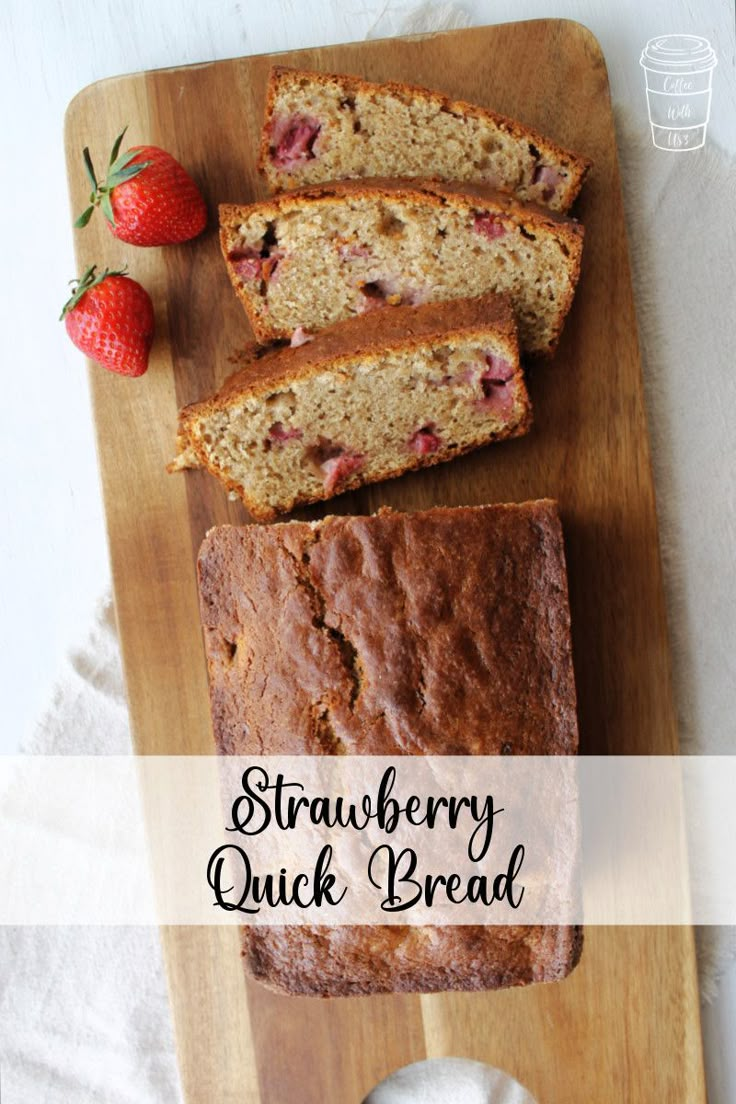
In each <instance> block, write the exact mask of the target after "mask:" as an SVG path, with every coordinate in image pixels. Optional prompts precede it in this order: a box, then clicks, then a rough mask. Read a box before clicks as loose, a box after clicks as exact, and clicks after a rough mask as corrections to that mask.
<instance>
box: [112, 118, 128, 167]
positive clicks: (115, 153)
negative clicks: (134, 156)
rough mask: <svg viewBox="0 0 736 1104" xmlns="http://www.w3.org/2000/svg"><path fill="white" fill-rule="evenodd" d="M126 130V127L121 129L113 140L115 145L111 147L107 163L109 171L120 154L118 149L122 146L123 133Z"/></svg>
mask: <svg viewBox="0 0 736 1104" xmlns="http://www.w3.org/2000/svg"><path fill="white" fill-rule="evenodd" d="M127 129H128V128H127V126H125V127H123V129H122V130H121V132H120V134H118V136H117V138H116V139H115V145H114V146H113V147H112V153H111V154H110V161H109V165H110V170H111V171H112V166H113V164H114V163H115V161H117V157H118V154H119V153H120V147H121V145H122V144H123V138H124V137H125V132H126V130H127Z"/></svg>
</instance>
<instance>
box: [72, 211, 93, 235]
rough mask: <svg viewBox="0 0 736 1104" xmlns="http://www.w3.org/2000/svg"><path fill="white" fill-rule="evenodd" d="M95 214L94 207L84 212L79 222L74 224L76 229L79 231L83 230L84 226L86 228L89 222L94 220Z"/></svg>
mask: <svg viewBox="0 0 736 1104" xmlns="http://www.w3.org/2000/svg"><path fill="white" fill-rule="evenodd" d="M93 212H94V205H93V206H92V207H88V208H87V210H86V211H83V212H82V214H81V215H80V216H79V218H78V219H77V221H76V222H75V223H74V226H75V228H76V229H77V230H81V229H82V227H83V226H86V225H87V223H88V222H89V220H90V219H91V218H92V214H93Z"/></svg>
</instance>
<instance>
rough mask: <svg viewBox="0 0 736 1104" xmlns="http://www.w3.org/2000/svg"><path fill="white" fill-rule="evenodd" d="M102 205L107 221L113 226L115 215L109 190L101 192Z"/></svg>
mask: <svg viewBox="0 0 736 1104" xmlns="http://www.w3.org/2000/svg"><path fill="white" fill-rule="evenodd" d="M100 207H101V208H102V213H103V215H104V216H105V218H106V219H107V221H108V222H109V223H110V225H111V226H114V225H115V215H114V214H113V210H112V203H111V202H110V193H109V192H108V191H104V192H102V193H101V195H100Z"/></svg>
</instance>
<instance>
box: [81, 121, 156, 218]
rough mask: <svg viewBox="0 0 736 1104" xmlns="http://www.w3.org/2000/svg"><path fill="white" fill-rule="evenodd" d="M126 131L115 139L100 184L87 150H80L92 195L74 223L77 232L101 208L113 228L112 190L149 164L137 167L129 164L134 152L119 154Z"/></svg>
mask: <svg viewBox="0 0 736 1104" xmlns="http://www.w3.org/2000/svg"><path fill="white" fill-rule="evenodd" d="M127 129H128V128H127V126H126V127H124V128H123V130H121V132H120V134H118V136H117V138H116V139H115V142H114V144H113V147H112V152H111V153H110V161H109V163H108V167H107V179H106V180H104V181H103V182H102V183H101V184H100V183H99V182H98V180H97V176H96V174H95V170H94V165H93V164H92V158H91V156H90V152H89V148H88V147H87V146H85V147H84V149H83V150H82V157H83V158H84V168H85V171H86V173H87V177H88V179H89V182H90V184H91V185H92V193H91V195H90V197H89V202H90V205H89V207H88V208H87V209H86V210H85V211H83V212H82V214H81V215H80V216H79V218H78V219H77V220H76V221H75V223H74V226H75V228H76V229H78V230H81V229H82V228H83V227H85V226H86V225H87V223H88V222H89V220H90V219H91V218H92V215H93V214H94V210H95V207H101V208H102V213H103V215H104V216H105V218H106V219H107V221H108V222H109V223H110V225H111V226H114V225H115V214H114V212H113V209H112V201H111V196H112V193H113V191H114V189H115V188H117V186H118V184H124V183H125V181H126V180H132V179H133V177H134V176H137V175H138V173H141V172H143V170H144V169H147V168H148V166H149V165H150V164H151V162H150V161H141V162H140V163H139V164H137V165H131V163H130V162H131V161H132V160H133V159H134V158H135V157H136V156H137V154H136V152H135V150H128V151H127V153H124V154H122V155H121V154H120V146H121V145H122V142H123V138H124V137H125V132H126V130H127Z"/></svg>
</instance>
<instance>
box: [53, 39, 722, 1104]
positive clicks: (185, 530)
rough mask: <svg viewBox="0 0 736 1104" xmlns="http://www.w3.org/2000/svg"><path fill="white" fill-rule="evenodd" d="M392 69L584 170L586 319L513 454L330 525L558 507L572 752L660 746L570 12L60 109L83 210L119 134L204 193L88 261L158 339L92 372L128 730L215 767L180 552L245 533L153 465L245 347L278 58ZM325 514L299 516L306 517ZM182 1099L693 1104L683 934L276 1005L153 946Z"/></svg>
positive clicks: (695, 1064)
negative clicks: (239, 244) (485, 110)
mask: <svg viewBox="0 0 736 1104" xmlns="http://www.w3.org/2000/svg"><path fill="white" fill-rule="evenodd" d="M276 59H277V60H279V61H283V62H286V63H288V64H296V65H303V66H305V67H310V68H317V69H325V70H333V71H343V72H353V73H357V74H360V75H362V76H365V77H368V78H370V79H378V80H380V79H388V78H394V79H403V80H408V81H412V82H415V83H419V84H425V85H428V86H430V87H432V86H434V87H438V88H441V89H442V90H443V91H445V92H447V93H449V94H451V95H455V96H459V97H462V98H464V99H468V100H470V101H472V102H477V103H480V104H484V105H487V106H489V107H492V108H495V109H497V110H499V111H501V112H505V113H507V114H509V115H512V116H516V117H517V118H520V119H522V120H524V121H526V122H528V123H530V124H532V125H534V126H537V127H539V128H540V129H542V130H544V131H545V132H547V133H548V134H549V135H550V136H551V137H553V138H555V139H557V140H558V141H560V142H562V143H563V144H565V145H568V146H570V147H572V148H574V149H578V150H580V151H581V152H582V153H585V154H587V155H589V156H591V157H592V158H593V159H594V161H595V168H594V170H593V172H592V174H591V176H590V178H589V180H588V182H587V184H586V185H585V188H584V191H583V195H582V197H581V199H580V201H579V203H578V206H577V209H576V211H575V213H576V215H577V216H578V217H579V218H580V219H581V221H582V222H583V223H584V224H585V227H586V245H585V254H584V261H583V272H582V278H581V282H580V287H579V291H578V294H577V298H576V302H575V304H574V306H573V310H572V313H571V315H570V317H569V319H568V322H567V326H566V329H565V333H564V336H563V339H562V342H561V344H560V347H559V351H558V353H557V355H556V357H555V359H554V361H553V362H551V363H549V364H546V365H544V366H541V365H540V366H537V367H535V368H534V370H533V373H532V375H531V380H530V390H531V395H532V400H533V403H534V408H535V415H536V420H535V427H534V429H533V431H532V433H531V434H530V435H529V436H528V437H527V438H524V439H521V440H518V441H512V442H508V443H505V444H503V445H494V446H491V447H490V448H488V449H485V450H483V451H480V452H478V453H476V454H474V455H471V456H467V457H465V458H463V459H460V460H457V461H455V462H453V463H452V464H447V465H441V466H438V467H436V468H432V469H429V470H428V471H425V472H418V473H414V474H412V475H408V476H405V477H403V478H401V479H399V480H394V481H392V482H388V483H384V484H380V485H377V486H373V487H369V488H364V489H363V490H361V491H358V492H354V493H352V494H349V495H345V496H343V497H341V498H338V499H337V500H335V501H334V502H333V503H332V504H330V506H329V512H351V513H367V512H371V511H373V510H375V509H377V508H378V507H379V506H381V505H384V504H386V505H391V506H395V507H398V508H402V509H416V508H422V507H426V506H430V505H436V504H446V505H460V504H475V503H484V502H494V501H522V500H524V499H528V498H535V497H541V496H547V495H549V496H553V497H555V498H557V499H558V500H559V502H560V506H561V512H562V518H563V524H564V528H565V535H566V546H567V555H568V566H569V575H570V600H571V611H572V622H573V647H574V659H575V670H576V680H577V686H578V694H579V714H580V726H581V741H582V750H583V752H588V753H597V754H605V753H616V754H644V753H646V754H671V753H675V752H676V751H677V739H676V730H675V718H674V713H673V705H672V688H671V676H670V657H669V649H668V643H667V631H666V621H665V610H664V603H663V596H662V586H661V573H660V563H659V548H658V540H657V525H656V514H655V504H654V495H653V487H652V477H651V470H650V459H649V446H648V438H647V425H646V417H645V411H644V406H643V396H642V380H641V369H640V362H639V352H638V346H637V335H636V319H635V313H634V304H633V301H632V292H631V282H630V276H629V262H628V252H627V242H626V233H625V226H624V216H623V209H622V199H621V187H620V180H619V171H618V163H617V156H616V146H615V136H614V129H613V120H612V115H611V106H610V99H609V93H608V82H607V75H606V68H605V63H604V60H603V57H602V55H601V53H600V50H599V47H598V45H597V43H596V41H595V39H594V38H593V36H592V35H591V34H590V33H589V32H588V31H587V30H585V28H583V27H581V26H580V25H579V24H576V23H571V22H566V21H561V20H540V21H533V22H528V23H518V24H507V25H503V26H498V27H483V28H476V29H472V30H466V31H455V32H450V33H446V34H438V35H427V36H420V37H416V38H410V39H392V40H386V41H374V42H367V43H358V44H354V45H349V46H335V47H329V48H324V49H315V50H308V51H299V52H297V53H293V54H289V55H273V56H271V57H268V56H261V57H254V58H240V59H236V60H233V61H225V62H217V63H213V64H207V65H202V66H192V67H188V68H185V69H169V70H163V71H158V72H150V73H141V74H138V75H134V76H130V77H122V78H115V79H112V80H108V81H104V82H102V83H98V84H95V85H93V86H91V87H89V88H87V89H85V90H84V91H83V92H81V93H80V94H79V95H78V96H77V97H76V98H75V100H74V101H73V102H72V104H71V105H70V107H69V110H68V112H67V118H66V149H67V159H68V167H69V178H70V190H71V199H72V208H73V210H74V211H75V212H78V211H80V210H81V209H82V208H83V206H84V204H85V200H86V190H87V185H86V182H85V180H84V177H83V173H82V172H81V171H80V157H79V152H80V150H81V149H82V147H83V146H84V145H89V146H90V147H91V150H92V153H93V155H94V156H95V158H96V161H97V162H98V163H99V164H102V162H103V158H104V157H105V156H106V154H107V151H108V149H109V146H110V145H111V143H112V139H113V138H114V136H115V134H116V133H117V132H118V130H119V129H120V128H121V127H122V125H124V124H125V123H128V124H129V127H130V130H129V138H130V140H131V143H141V142H152V143H154V144H159V145H162V146H164V147H165V148H167V149H169V150H171V151H172V152H173V153H175V154H176V155H177V156H178V157H179V158H180V159H181V160H182V162H183V163H184V164H185V165H186V166H187V167H188V168H189V170H190V171H191V172H192V173H193V175H194V176H195V178H196V179H197V180H198V182H199V183H200V184H201V186H202V189H203V191H204V194H205V196H206V198H207V200H208V203H209V206H210V212H211V224H210V229H209V230H208V232H207V233H206V234H205V235H204V236H203V237H202V238H201V239H199V240H198V241H195V242H193V243H190V244H187V245H183V246H177V247H169V248H167V249H152V250H139V249H135V248H133V247H126V246H123V245H122V244H121V243H119V242H117V241H116V240H115V239H114V238H113V237H112V236H111V235H110V234H109V233H108V231H107V229H106V228H105V227H104V225H103V222H102V219H101V218H100V216H99V215H98V216H96V218H95V219H94V220H93V222H92V224H91V225H90V227H89V228H88V229H87V230H86V231H84V232H78V233H77V240H76V250H77V259H78V261H79V268H80V270H81V269H82V268H83V267H84V266H85V265H86V264H88V263H91V262H93V261H95V262H97V263H99V264H109V265H113V264H118V263H119V262H127V263H128V266H129V270H130V274H131V275H132V276H134V277H135V278H136V279H139V280H140V281H141V282H142V283H144V284H145V286H146V287H147V288H148V289H149V291H150V292H151V294H152V297H153V300H154V305H155V309H156V316H157V324H158V331H157V338H156V342H155V345H154V350H153V356H152V362H151V368H150V370H149V372H148V374H147V375H146V376H144V377H142V378H141V379H140V380H128V379H120V378H117V377H114V376H111V375H109V374H107V373H105V372H103V371H102V370H100V369H97V368H94V367H92V368H91V370H90V381H91V388H92V396H93V403H94V415H95V421H96V428H97V435H98V445H99V460H100V470H101V475H102V482H103V490H104V497H105V504H106V511H107V523H108V531H109V537H110V553H111V558H112V568H113V577H114V582H115V598H116V607H117V616H118V623H119V628H120V636H121V641H122V648H123V658H124V663H125V671H126V679H127V686H128V694H129V700H130V709H131V719H132V725H133V731H134V739H135V744H136V748H137V750H138V752H139V753H141V754H171V753H177V754H209V753H210V752H211V751H212V744H211V732H210V722H209V713H208V705H207V691H206V672H205V665H204V657H203V649H202V642H201V637H200V628H199V618H198V612H197V593H196V585H195V559H196V554H197V550H198V547H199V543H200V541H201V538H202V536H203V534H204V533H205V531H206V530H207V529H208V528H209V527H210V526H212V525H215V524H218V523H221V522H228V521H229V522H236V523H239V522H245V521H246V520H247V518H246V516H245V515H244V513H243V511H242V509H241V507H240V506H239V505H236V504H233V503H230V502H228V501H227V499H226V496H225V495H224V493H223V492H222V490H221V488H220V487H219V485H218V484H217V483H216V482H215V481H214V480H213V479H212V478H211V477H209V476H208V475H207V474H206V473H202V472H191V473H187V474H186V475H184V476H182V475H179V476H167V475H166V474H165V472H164V466H165V464H166V462H167V461H168V460H169V459H170V458H171V456H172V454H173V447H174V434H175V425H176V414H177V409H178V407H179V406H180V405H181V404H183V403H186V402H190V401H192V400H194V399H197V398H200V397H202V396H204V395H205V394H207V393H209V392H210V391H211V390H212V389H213V388H214V387H215V386H216V385H217V384H218V383H219V382H220V381H221V380H222V379H223V377H224V376H225V375H226V374H227V373H228V371H229V364H228V359H227V358H228V355H229V354H230V353H231V351H232V350H233V348H234V347H236V346H237V345H238V343H239V342H242V341H244V340H246V339H248V337H249V333H248V327H247V323H246V319H245V316H244V314H243V311H242V309H241V307H240V306H239V304H238V303H237V301H236V299H235V296H234V295H233V293H232V291H231V289H230V287H229V284H228V280H227V275H226V273H225V270H224V266H223V264H222V260H221V257H220V255H219V250H218V245H217V240H216V232H215V231H216V206H217V204H218V203H219V202H247V201H249V200H251V199H255V198H259V197H261V196H262V195H263V194H264V192H263V187H262V184H261V182H260V180H259V178H258V176H257V173H256V170H255V159H256V151H257V144H258V137H259V129H260V120H261V115H262V108H263V100H264V92H265V85H266V77H267V73H268V68H269V66H270V64H271V62H272V61H273V60H276ZM325 512H328V511H327V509H326V508H325V507H313V508H310V509H309V510H304V511H302V512H301V513H300V514H299V515H298V516H302V517H319V516H321V515H322V514H323V513H325ZM163 943H164V949H165V956H166V963H167V970H168V976H169V985H170V992H171V999H172V1007H173V1012H174V1019H175V1029H176V1037H177V1047H178V1054H179V1059H180V1066H181V1072H182V1081H183V1085H184V1091H185V1095H186V1099H187V1101H188V1104H199V1102H204V1101H214V1100H216V1101H218V1102H222V1104H230V1102H233V1104H235V1102H237V1104H244V1102H248V1104H250V1102H253V1104H258V1102H263V1104H281V1102H284V1101H290V1100H299V1101H300V1102H302V1104H312V1102H314V1104H317V1102H321V1104H333V1102H334V1104H348V1102H356V1104H357V1102H359V1101H360V1100H361V1099H362V1097H363V1096H364V1095H365V1093H366V1092H367V1091H368V1090H369V1089H370V1088H371V1087H372V1085H374V1084H375V1083H376V1082H377V1081H378V1080H379V1079H381V1078H382V1077H384V1076H385V1075H386V1074H388V1073H389V1072H390V1071H391V1070H392V1069H395V1068H396V1067H398V1066H400V1065H403V1064H405V1063H407V1062H411V1061H415V1060H417V1059H419V1058H422V1057H424V1056H436V1055H445V1054H447V1055H449V1054H452V1055H465V1056H468V1057H473V1058H478V1059H482V1060H484V1061H487V1062H490V1063H492V1064H495V1065H498V1066H501V1067H502V1068H504V1069H506V1070H508V1071H509V1072H510V1073H512V1074H514V1075H515V1076H517V1077H518V1078H519V1079H520V1080H521V1081H522V1082H523V1083H524V1084H526V1085H527V1086H528V1087H529V1089H530V1090H531V1091H532V1092H533V1093H534V1094H535V1095H536V1096H538V1097H539V1099H540V1101H544V1102H545V1104H563V1102H564V1104H574V1102H581V1104H582V1102H586V1104H588V1102H590V1101H591V1100H595V1101H596V1102H597V1104H609V1102H610V1104H613V1102H614V1101H616V1102H620V1101H622V1100H623V1101H627V1102H630V1104H634V1102H636V1104H638V1102H642V1104H643V1102H644V1101H651V1100H655V1099H662V1100H667V1101H668V1102H672V1104H675V1102H682V1104H685V1102H687V1104H692V1102H696V1101H704V1099H705V1090H704V1083H703V1070H702V1056H701V1040H700V1025H699V1014H698V999H697V983H696V974H695V959H694V949H693V939H692V932H691V931H690V930H688V929H685V928H616V929H613V928H611V929H603V928H596V929H588V931H587V932H586V944H585V949H584V953H583V959H582V962H581V965H580V966H579V967H578V969H577V970H576V971H575V973H574V974H573V975H572V976H571V977H570V978H569V979H568V980H566V981H565V982H562V983H559V984H555V985H549V986H537V987H532V988H530V989H525V990H518V991H509V992H500V993H487V994H449V995H444V994H442V995H436V996H426V997H420V996H396V997H373V998H355V999H346V1000H334V1001H319V1000H310V999H297V998H287V997H281V996H276V995H273V994H271V993H269V992H267V991H266V990H265V989H263V988H262V987H260V986H258V985H256V984H246V983H245V982H244V980H243V977H242V974H241V967H240V963H239V960H238V951H237V944H236V937H235V932H234V931H233V930H232V929H229V928H208V929H199V928H178V929H165V930H164V931H163Z"/></svg>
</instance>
